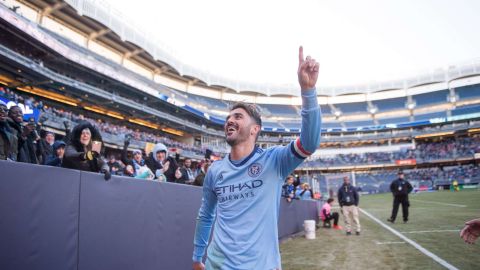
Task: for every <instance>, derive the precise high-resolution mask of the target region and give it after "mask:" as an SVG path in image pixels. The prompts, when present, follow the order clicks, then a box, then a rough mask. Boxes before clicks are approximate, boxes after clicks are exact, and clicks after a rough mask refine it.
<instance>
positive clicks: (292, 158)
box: [278, 47, 321, 178]
mask: <svg viewBox="0 0 480 270" xmlns="http://www.w3.org/2000/svg"><path fill="white" fill-rule="evenodd" d="M318 69H319V65H318V63H317V62H316V61H315V59H312V58H311V57H310V56H307V58H305V59H304V57H303V48H302V47H300V49H299V65H298V72H297V73H298V82H299V84H300V88H301V96H302V112H301V115H302V127H301V131H300V137H299V138H297V139H296V140H294V141H292V142H290V144H289V145H288V146H287V147H283V148H282V149H281V150H280V151H281V153H280V154H279V155H278V157H279V160H278V161H279V163H278V164H281V166H280V175H281V176H282V178H285V177H286V176H287V175H288V174H289V173H290V172H291V171H293V170H294V169H295V168H296V167H297V166H298V165H300V163H302V162H303V160H305V159H306V158H307V157H308V156H310V155H311V154H313V153H314V152H315V150H316V149H317V147H318V145H319V144H320V131H321V111H320V106H319V105H318V99H317V91H316V89H315V84H316V83H317V78H318Z"/></svg>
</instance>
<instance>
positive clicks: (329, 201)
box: [327, 198, 335, 203]
mask: <svg viewBox="0 0 480 270" xmlns="http://www.w3.org/2000/svg"><path fill="white" fill-rule="evenodd" d="M333 201H335V199H333V198H329V199H328V200H327V203H331V202H333Z"/></svg>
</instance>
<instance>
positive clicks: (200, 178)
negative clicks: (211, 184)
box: [193, 160, 210, 187]
mask: <svg viewBox="0 0 480 270" xmlns="http://www.w3.org/2000/svg"><path fill="white" fill-rule="evenodd" d="M208 167H210V161H209V160H205V161H203V162H202V163H201V164H200V172H199V173H198V174H197V177H195V180H194V181H193V185H194V186H199V187H201V186H203V180H204V179H205V175H206V174H207V171H208Z"/></svg>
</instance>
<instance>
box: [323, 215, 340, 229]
mask: <svg viewBox="0 0 480 270" xmlns="http://www.w3.org/2000/svg"><path fill="white" fill-rule="evenodd" d="M332 219H333V225H335V226H336V225H338V213H337V212H333V213H331V214H330V216H328V217H325V220H324V221H323V222H330V220H332Z"/></svg>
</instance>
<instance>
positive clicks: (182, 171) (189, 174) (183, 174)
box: [175, 158, 195, 184]
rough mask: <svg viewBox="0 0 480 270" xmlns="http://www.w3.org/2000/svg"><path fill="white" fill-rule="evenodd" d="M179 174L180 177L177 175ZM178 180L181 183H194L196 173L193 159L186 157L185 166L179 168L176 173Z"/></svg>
mask: <svg viewBox="0 0 480 270" xmlns="http://www.w3.org/2000/svg"><path fill="white" fill-rule="evenodd" d="M177 176H178V177H177ZM175 178H176V182H177V183H180V184H192V183H193V181H194V180H195V174H194V172H193V170H192V159H190V158H185V160H184V161H183V166H182V167H179V168H178V173H177V172H176V173H175Z"/></svg>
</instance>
